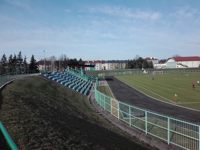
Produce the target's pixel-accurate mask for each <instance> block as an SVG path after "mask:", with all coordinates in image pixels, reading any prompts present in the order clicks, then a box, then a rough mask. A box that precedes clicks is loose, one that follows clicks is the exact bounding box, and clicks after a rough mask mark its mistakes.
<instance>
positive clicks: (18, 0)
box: [5, 0, 30, 9]
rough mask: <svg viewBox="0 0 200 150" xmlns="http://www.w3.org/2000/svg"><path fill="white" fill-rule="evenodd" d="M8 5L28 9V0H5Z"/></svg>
mask: <svg viewBox="0 0 200 150" xmlns="http://www.w3.org/2000/svg"><path fill="white" fill-rule="evenodd" d="M5 2H7V3H8V4H9V5H12V6H14V7H19V8H23V9H30V5H29V0H5Z"/></svg>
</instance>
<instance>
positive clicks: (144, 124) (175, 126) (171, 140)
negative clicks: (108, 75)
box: [95, 88, 200, 150]
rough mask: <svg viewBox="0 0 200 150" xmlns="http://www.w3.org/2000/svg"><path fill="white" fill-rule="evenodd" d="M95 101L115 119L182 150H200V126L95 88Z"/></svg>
mask: <svg viewBox="0 0 200 150" xmlns="http://www.w3.org/2000/svg"><path fill="white" fill-rule="evenodd" d="M95 100H96V102H97V104H98V105H99V106H101V107H102V108H103V109H104V110H106V111H107V112H109V113H110V114H111V115H113V116H114V117H116V118H118V119H120V120H121V121H123V122H125V123H126V124H127V125H129V126H130V127H132V128H136V129H138V130H140V131H142V132H144V133H146V134H148V135H151V136H154V137H156V138H159V139H161V140H164V141H165V142H167V143H168V144H173V145H176V146H178V147H180V148H182V149H189V150H200V126H199V125H196V124H193V123H189V122H186V121H182V120H179V119H175V118H171V117H168V116H165V115H161V114H158V113H155V112H151V111H147V110H145V109H141V108H138V107H135V106H132V105H128V104H125V103H123V102H121V101H118V100H116V99H114V98H112V97H109V96H107V95H105V94H103V93H101V92H100V91H98V90H97V89H96V88H95Z"/></svg>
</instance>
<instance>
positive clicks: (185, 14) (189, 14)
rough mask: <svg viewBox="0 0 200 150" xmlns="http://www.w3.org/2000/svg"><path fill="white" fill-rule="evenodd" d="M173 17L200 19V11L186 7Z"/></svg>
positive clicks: (177, 11) (176, 12)
mask: <svg viewBox="0 0 200 150" xmlns="http://www.w3.org/2000/svg"><path fill="white" fill-rule="evenodd" d="M171 15H172V16H174V17H176V18H194V17H199V15H200V11H199V10H198V9H195V8H191V7H189V6H185V7H181V8H178V9H177V10H176V11H174V12H173V13H172V14H171Z"/></svg>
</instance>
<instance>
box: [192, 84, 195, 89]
mask: <svg viewBox="0 0 200 150" xmlns="http://www.w3.org/2000/svg"><path fill="white" fill-rule="evenodd" d="M192 88H193V90H194V89H195V83H194V82H192Z"/></svg>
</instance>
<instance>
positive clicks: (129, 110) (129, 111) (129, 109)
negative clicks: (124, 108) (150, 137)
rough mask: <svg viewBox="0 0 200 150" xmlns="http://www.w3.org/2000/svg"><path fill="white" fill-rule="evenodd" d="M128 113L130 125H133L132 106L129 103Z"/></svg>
mask: <svg viewBox="0 0 200 150" xmlns="http://www.w3.org/2000/svg"><path fill="white" fill-rule="evenodd" d="M128 113H129V125H130V126H131V106H130V105H128Z"/></svg>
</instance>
